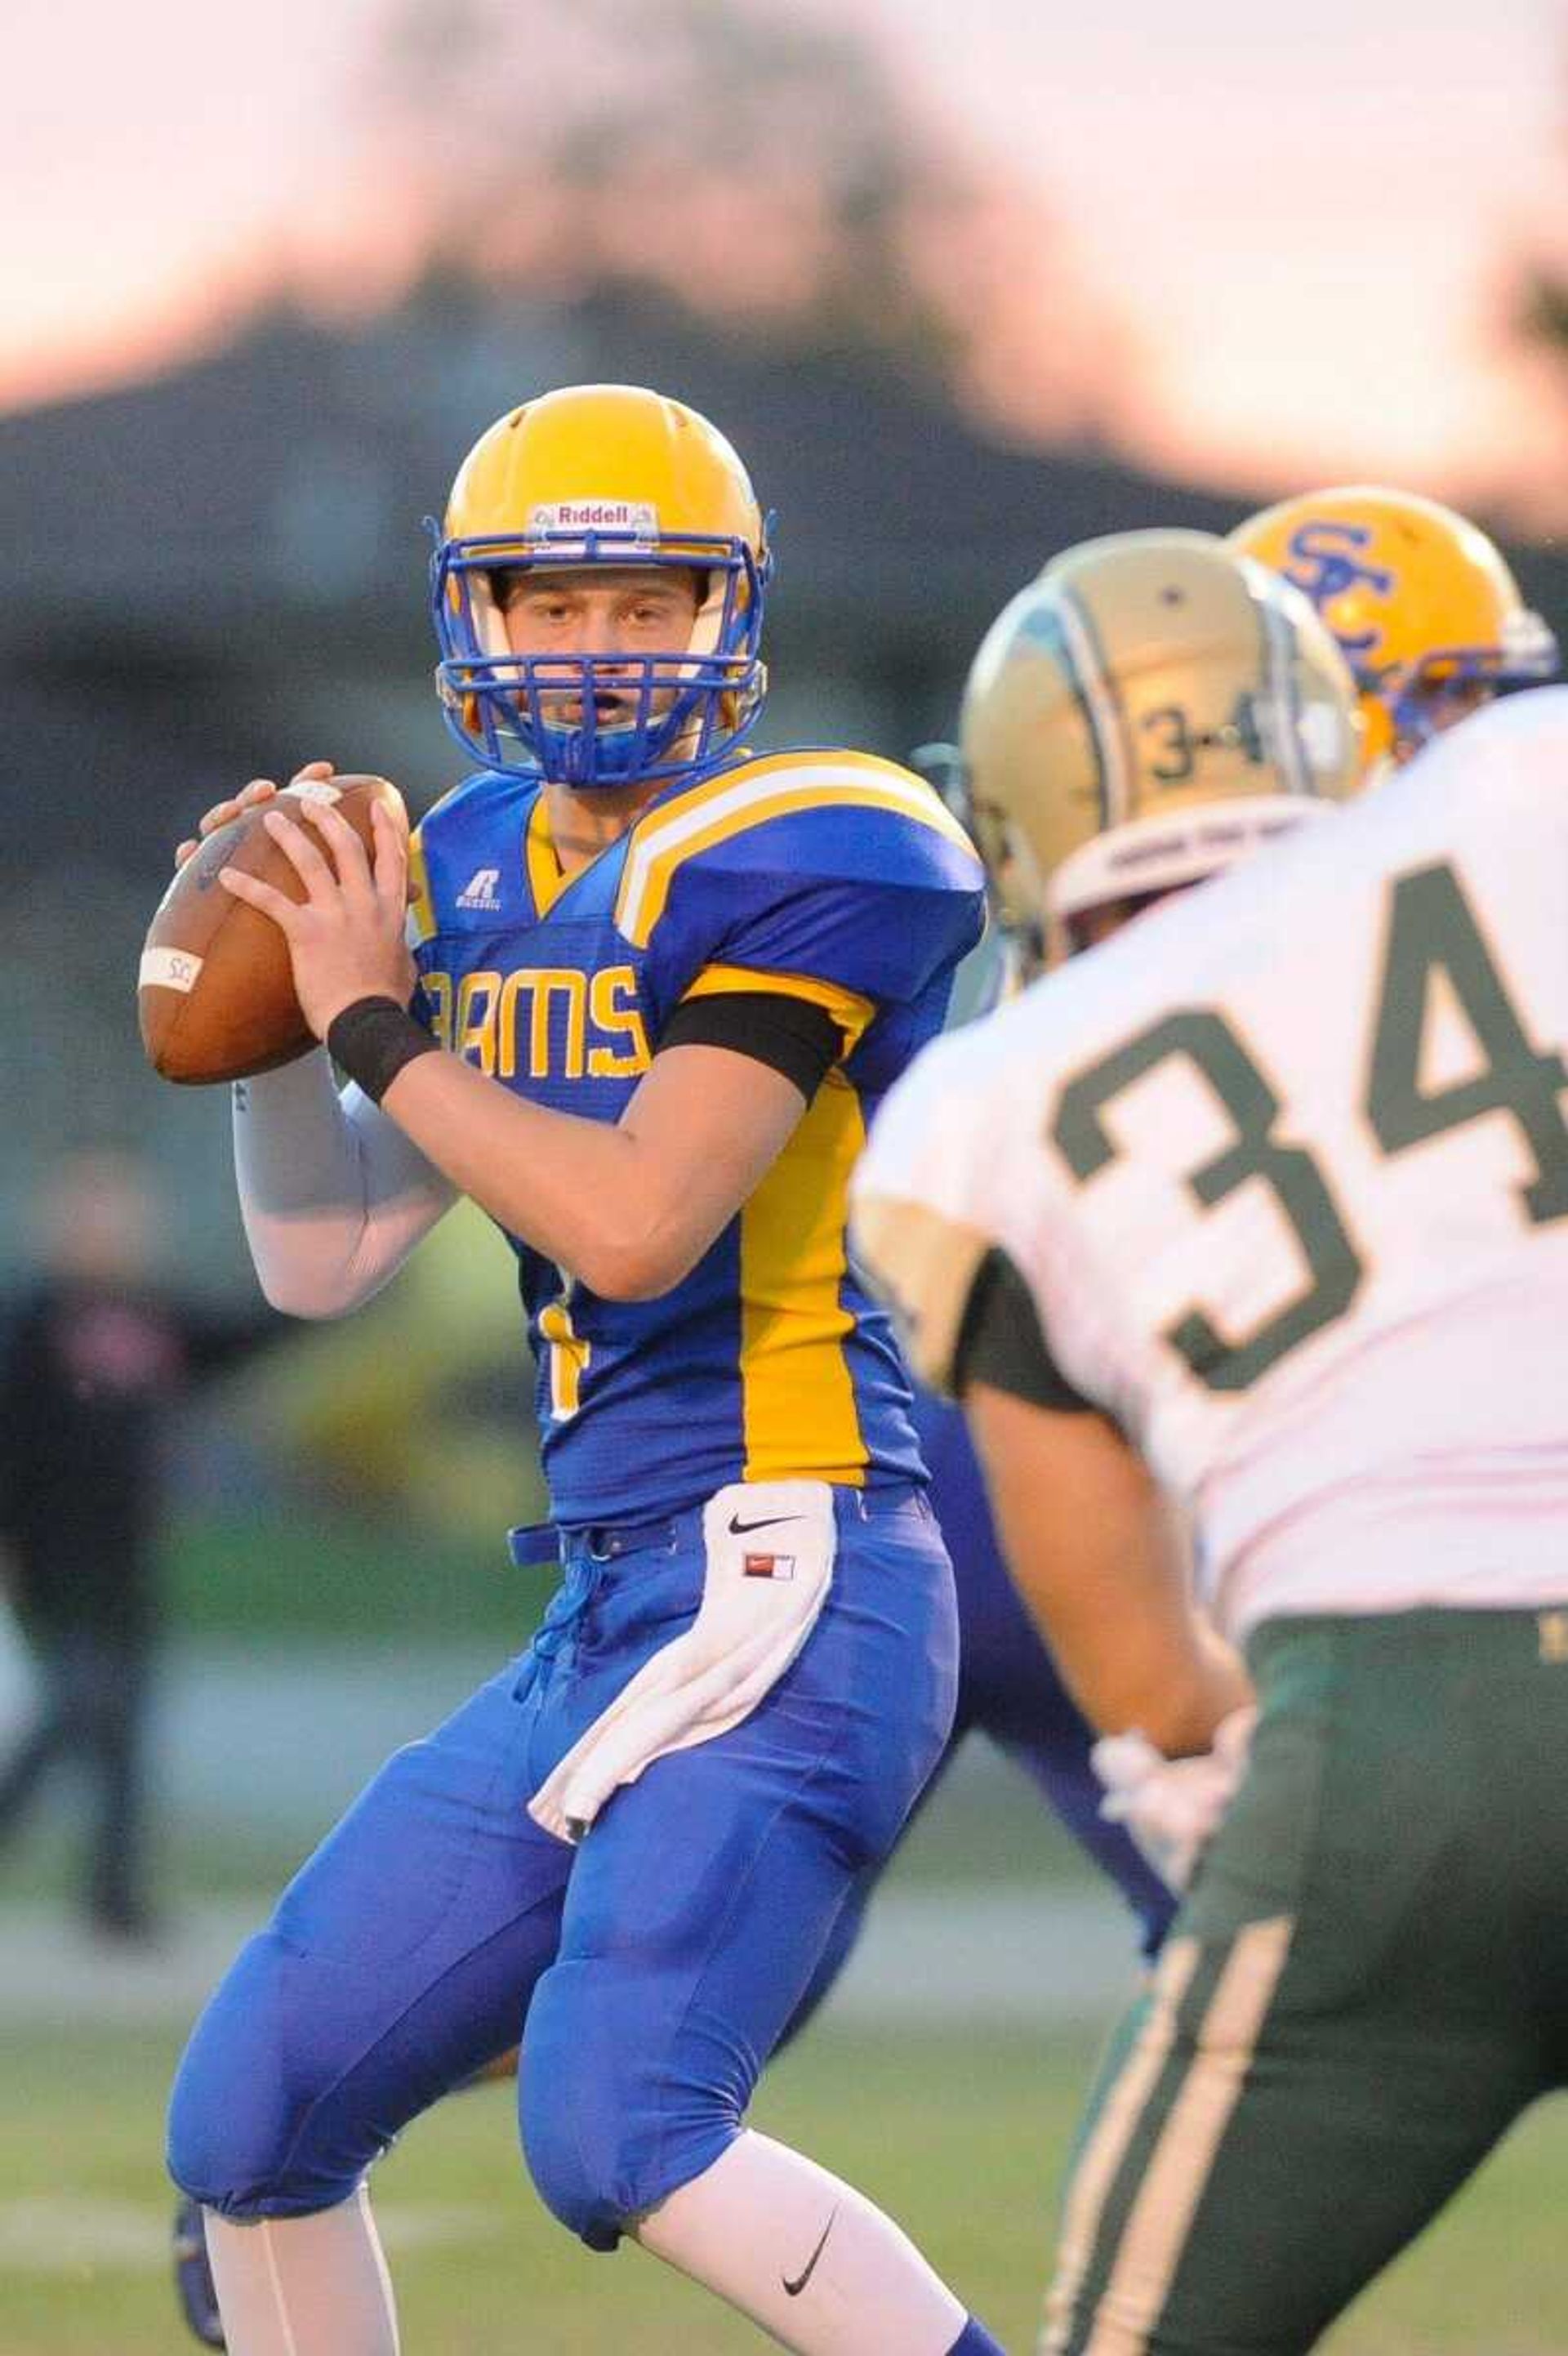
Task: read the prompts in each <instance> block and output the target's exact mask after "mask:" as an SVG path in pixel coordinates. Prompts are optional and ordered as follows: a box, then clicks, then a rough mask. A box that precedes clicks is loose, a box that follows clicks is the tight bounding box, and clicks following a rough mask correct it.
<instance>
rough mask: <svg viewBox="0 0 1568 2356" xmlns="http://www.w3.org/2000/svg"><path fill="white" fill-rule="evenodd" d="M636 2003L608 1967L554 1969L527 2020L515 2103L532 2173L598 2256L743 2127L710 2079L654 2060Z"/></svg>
mask: <svg viewBox="0 0 1568 2356" xmlns="http://www.w3.org/2000/svg"><path fill="white" fill-rule="evenodd" d="M643 1993H644V1996H645V1991H644V1992H643ZM638 1994H639V1990H638V1988H636V1987H632V1986H630V1985H620V1986H618V1985H617V1984H616V1976H615V1975H613V1973H611V1972H609V1971H607V1970H606V1969H605V1967H604V1966H603V1965H591V1964H589V1965H585V1964H558V1965H555V1967H554V1968H553V1970H551V1971H549V1972H547V1973H546V1975H545V1976H544V1978H543V1979H542V1980H541V1981H540V1982H539V1987H538V1988H537V1989H536V1990H535V1993H534V1999H533V2003H532V2005H531V2006H530V2008H529V2011H528V2031H527V2035H526V2038H525V2040H524V2046H523V2061H522V2068H521V2071H520V2072H519V2089H520V2091H519V2104H518V2108H519V2115H520V2119H521V2125H522V2136H523V2150H524V2154H525V2156H526V2158H527V2160H528V2172H529V2174H530V2175H531V2176H532V2178H533V2180H534V2184H535V2187H536V2189H537V2190H538V2192H539V2198H540V2200H541V2201H543V2202H544V2203H545V2206H546V2207H547V2208H548V2209H549V2211H550V2213H551V2214H552V2215H553V2216H555V2217H557V2218H559V2220H560V2222H561V2223H562V2224H563V2225H565V2226H567V2227H568V2228H569V2230H570V2231H571V2232H572V2233H575V2234H577V2235H578V2236H579V2238H580V2239H581V2240H582V2241H584V2242H586V2243H587V2244H589V2246H590V2248H592V2249H599V2250H608V2249H613V2247H614V2245H615V2243H616V2242H617V2240H618V2239H619V2238H620V2236H621V2234H622V2233H626V2232H628V2231H629V2230H630V2227H631V2225H632V2223H633V2222H634V2221H635V2219H636V2218H638V2217H640V2216H642V2215H644V2214H645V2212H646V2211H648V2210H649V2209H652V2208H654V2207H656V2205H657V2203H658V2202H659V2201H663V2200H665V2199H666V2198H667V2196H668V2194H669V2193H671V2192H672V2191H673V2190H675V2189H676V2187H677V2185H679V2184H684V2183H687V2182H688V2181H689V2179H691V2178H692V2177H694V2176H698V2175H699V2174H700V2173H701V2172H702V2170H703V2169H705V2168H709V2167H711V2165H712V2163H713V2162H714V2160H716V2159H717V2158H719V2156H720V2153H721V2152H722V2151H723V2150H724V2149H725V2147H727V2145H728V2144H729V2143H730V2142H731V2140H732V2138H733V2137H734V2136H735V2135H736V2134H737V2133H738V2131H739V2126H740V2120H739V2115H738V2113H737V2109H736V2105H735V2104H734V2102H733V2101H732V2100H731V2098H730V2097H729V2095H728V2094H726V2093H725V2092H723V2091H721V2090H720V2088H718V2087H716V2086H714V2085H713V2084H711V2083H704V2079H705V2076H706V2074H707V2073H705V2072H701V2071H700V2070H699V2071H698V2072H696V2074H695V2076H694V2075H693V2073H692V2072H690V2071H682V2072H679V2073H678V2076H677V2071H676V2069H675V2067H674V2065H673V2063H672V2062H671V2061H669V2060H668V2059H667V2057H665V2056H663V2055H661V2054H660V2053H658V2052H656V2051H650V2049H649V2045H648V2041H647V2036H646V2019H645V2018H644V2019H643V2020H642V2022H641V2023H640V2024H639V2019H638V2014H639V2005H638V2001H637V1999H638ZM639 2026H641V2029H642V2031H643V2034H642V2036H641V2037H640V2038H639V2033H638V2031H639Z"/></svg>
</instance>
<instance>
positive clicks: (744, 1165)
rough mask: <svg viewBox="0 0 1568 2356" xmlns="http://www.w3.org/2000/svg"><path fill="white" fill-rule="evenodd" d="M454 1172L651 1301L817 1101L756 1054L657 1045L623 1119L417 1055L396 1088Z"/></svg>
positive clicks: (607, 1277) (611, 1284)
mask: <svg viewBox="0 0 1568 2356" xmlns="http://www.w3.org/2000/svg"><path fill="white" fill-rule="evenodd" d="M382 1102H383V1105H384V1107H385V1109H386V1111H387V1112H388V1113H389V1115H390V1117H391V1118H392V1119H393V1120H395V1121H396V1122H397V1124H398V1126H399V1127H400V1129H401V1130H403V1132H404V1134H405V1135H406V1136H407V1137H409V1138H410V1139H411V1141H412V1142H413V1143H414V1144H415V1145H416V1146H418V1147H419V1148H420V1149H421V1151H422V1152H423V1153H424V1154H425V1155H426V1156H427V1157H428V1159H429V1160H430V1161H431V1162H433V1163H435V1165H436V1166H437V1167H438V1168H439V1169H441V1170H442V1171H443V1172H444V1173H445V1174H446V1176H447V1177H448V1178H449V1179H450V1180H451V1181H452V1182H453V1184H454V1185H456V1186H457V1187H459V1188H460V1189H461V1190H462V1192H463V1193H464V1194H471V1195H472V1196H473V1198H474V1200H475V1202H476V1203H478V1204H479V1205H480V1206H481V1207H482V1208H483V1209H484V1210H486V1211H488V1212H489V1214H490V1215H491V1217H492V1218H494V1219H496V1220H498V1221H499V1222H500V1224H501V1225H502V1226H504V1227H506V1228H507V1229H508V1230H509V1231H510V1233H511V1234H513V1235H515V1236H520V1237H523V1238H524V1240H525V1241H527V1242H528V1243H529V1244H531V1245H532V1246H533V1248H534V1249H535V1250H536V1251H539V1252H541V1253H543V1254H544V1256H545V1257H546V1258H549V1259H553V1260H556V1261H558V1262H559V1263H560V1266H561V1267H563V1268H566V1269H571V1273H572V1274H573V1275H574V1276H576V1277H578V1278H579V1279H581V1281H582V1282H583V1283H584V1284H586V1285H587V1286H588V1287H589V1288H590V1290H592V1291H594V1292H597V1293H599V1294H601V1295H602V1296H603V1298H604V1299H605V1300H609V1301H651V1300H656V1299H657V1298H658V1296H659V1295H660V1294H661V1293H665V1292H668V1291H669V1290H671V1289H672V1288H673V1287H674V1286H675V1285H677V1284H678V1283H679V1282H680V1280H681V1279H682V1278H683V1277H684V1276H686V1275H687V1274H688V1272H689V1270H690V1269H693V1268H695V1266H696V1265H697V1262H698V1261H699V1259H700V1258H701V1257H702V1255H703V1253H704V1252H705V1251H706V1250H707V1249H708V1248H709V1245H710V1244H711V1243H712V1242H713V1241H714V1240H715V1238H716V1237H718V1236H719V1235H720V1234H721V1233H722V1231H723V1229H724V1228H725V1227H726V1226H728V1225H729V1223H730V1221H731V1219H732V1218H733V1217H734V1215H735V1214H736V1212H737V1211H738V1210H739V1209H740V1207H741V1204H742V1203H744V1202H745V1200H746V1198H747V1196H748V1195H749V1194H752V1193H753V1192H754V1190H755V1189H756V1187H757V1185H758V1184H759V1183H760V1182H761V1180H762V1179H763V1177H764V1176H765V1175H766V1174H767V1172H768V1171H769V1169H770V1168H771V1167H772V1165H773V1162H775V1161H776V1159H777V1158H778V1155H779V1153H780V1152H781V1151H782V1150H783V1148H784V1145H785V1143H786V1142H787V1141H788V1139H789V1137H790V1135H791V1133H792V1131H793V1130H795V1127H796V1125H797V1123H798V1122H799V1120H800V1117H801V1115H802V1113H803V1112H804V1111H805V1103H806V1098H805V1095H804V1094H803V1093H802V1089H801V1087H800V1085H799V1084H798V1082H797V1081H796V1080H795V1079H792V1078H790V1077H788V1076H786V1075H785V1074H784V1073H783V1072H781V1071H779V1070H776V1069H774V1068H773V1067H772V1066H769V1065H767V1064H764V1063H761V1062H759V1061H757V1060H756V1058H755V1056H753V1055H750V1054H744V1053H740V1052H737V1051H736V1050H734V1049H731V1048H728V1047H714V1046H700V1045H688V1046H680V1045H677V1046H674V1047H670V1048H668V1049H667V1050H665V1051H664V1052H662V1053H660V1054H658V1055H656V1056H655V1058H654V1062H653V1065H652V1067H651V1069H650V1070H649V1071H648V1072H647V1073H646V1074H645V1076H644V1078H643V1079H642V1080H641V1081H640V1082H639V1083H638V1086H637V1088H636V1092H635V1095H634V1096H633V1098H632V1099H631V1101H630V1103H629V1104H628V1105H627V1107H626V1108H625V1111H624V1113H623V1114H622V1116H621V1119H620V1120H619V1121H618V1122H616V1123H614V1124H611V1123H608V1122H603V1121H594V1120H583V1119H580V1118H579V1117H578V1116H577V1115H576V1114H573V1113H564V1112H557V1111H554V1110H553V1109H551V1108H549V1107H547V1106H543V1105H535V1104H529V1103H527V1102H526V1101H525V1100H524V1099H523V1098H518V1097H514V1096H512V1095H511V1094H510V1093H509V1091H508V1090H507V1089H505V1088H503V1087H499V1086H498V1085H497V1084H496V1082H495V1081H494V1080H489V1079H486V1078H485V1076H484V1074H483V1073H481V1072H478V1071H475V1069H474V1067H473V1066H472V1065H469V1064H465V1063H464V1062H462V1061H461V1060H460V1059H459V1058H458V1057H457V1056H455V1055H420V1056H418V1057H416V1058H415V1059H414V1060H413V1061H412V1062H411V1063H410V1064H408V1065H406V1066H404V1068H403V1069H402V1071H401V1072H400V1074H399V1075H398V1076H397V1078H396V1079H394V1080H393V1082H392V1083H391V1086H390V1087H389V1089H388V1091H387V1093H386V1096H385V1097H384V1098H383V1099H382Z"/></svg>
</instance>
